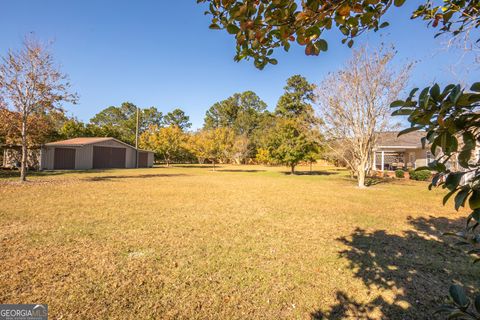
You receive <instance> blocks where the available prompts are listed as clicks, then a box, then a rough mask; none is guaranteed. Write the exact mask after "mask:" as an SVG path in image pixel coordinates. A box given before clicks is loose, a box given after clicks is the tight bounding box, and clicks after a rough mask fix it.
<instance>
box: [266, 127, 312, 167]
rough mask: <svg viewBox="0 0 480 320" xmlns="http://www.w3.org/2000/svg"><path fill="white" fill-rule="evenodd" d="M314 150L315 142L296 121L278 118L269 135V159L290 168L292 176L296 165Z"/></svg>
mask: <svg viewBox="0 0 480 320" xmlns="http://www.w3.org/2000/svg"><path fill="white" fill-rule="evenodd" d="M316 148H317V143H316V141H315V140H313V139H312V137H311V136H310V134H309V132H308V131H306V130H305V127H304V126H303V125H302V124H301V123H300V122H299V121H298V120H296V119H288V118H287V119H283V118H278V119H277V122H276V125H275V127H274V128H273V130H271V131H270V133H269V140H268V149H267V150H268V153H269V155H270V157H271V158H272V159H274V160H276V161H277V162H278V163H281V164H284V165H287V166H288V167H290V172H291V173H292V174H293V173H295V167H296V166H297V165H298V163H299V162H300V161H304V160H307V157H309V156H310V155H311V153H312V152H314V151H315V150H316ZM308 159H309V158H308Z"/></svg>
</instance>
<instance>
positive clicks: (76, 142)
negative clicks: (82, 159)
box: [45, 137, 153, 153]
mask: <svg viewBox="0 0 480 320" xmlns="http://www.w3.org/2000/svg"><path fill="white" fill-rule="evenodd" d="M111 140H113V141H116V142H118V143H121V144H123V145H125V146H127V147H129V148H132V149H135V147H134V146H131V145H129V144H128V143H125V142H123V141H120V140H118V139H115V138H111V137H81V138H73V139H67V140H61V141H55V142H50V143H46V144H45V146H46V147H83V146H85V145H89V144H95V143H99V142H105V141H111ZM138 150H139V151H145V152H152V153H153V151H149V150H142V149H138Z"/></svg>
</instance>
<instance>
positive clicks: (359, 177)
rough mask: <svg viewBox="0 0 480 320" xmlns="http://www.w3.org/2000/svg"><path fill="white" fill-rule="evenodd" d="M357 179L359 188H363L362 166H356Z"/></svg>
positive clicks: (363, 175) (363, 171) (363, 172)
mask: <svg viewBox="0 0 480 320" xmlns="http://www.w3.org/2000/svg"><path fill="white" fill-rule="evenodd" d="M357 181H358V187H359V188H365V169H364V167H363V166H359V167H358V172H357Z"/></svg>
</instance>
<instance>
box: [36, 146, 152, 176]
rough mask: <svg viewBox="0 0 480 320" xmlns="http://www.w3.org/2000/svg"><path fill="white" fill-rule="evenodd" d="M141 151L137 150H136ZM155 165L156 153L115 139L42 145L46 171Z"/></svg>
mask: <svg viewBox="0 0 480 320" xmlns="http://www.w3.org/2000/svg"><path fill="white" fill-rule="evenodd" d="M137 152H138V153H137ZM137 154H138V167H140V168H147V167H152V166H153V152H151V151H145V150H140V149H139V150H136V149H135V148H134V147H132V146H131V145H129V144H126V143H124V142H122V141H119V140H117V139H115V138H74V139H69V140H62V141H56V142H51V143H47V144H45V145H44V146H42V149H41V156H40V168H41V169H43V170H71V169H79V170H87V169H107V168H135V167H136V162H137Z"/></svg>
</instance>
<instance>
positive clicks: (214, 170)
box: [212, 160, 215, 171]
mask: <svg viewBox="0 0 480 320" xmlns="http://www.w3.org/2000/svg"><path fill="white" fill-rule="evenodd" d="M212 162H213V171H215V160H212Z"/></svg>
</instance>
